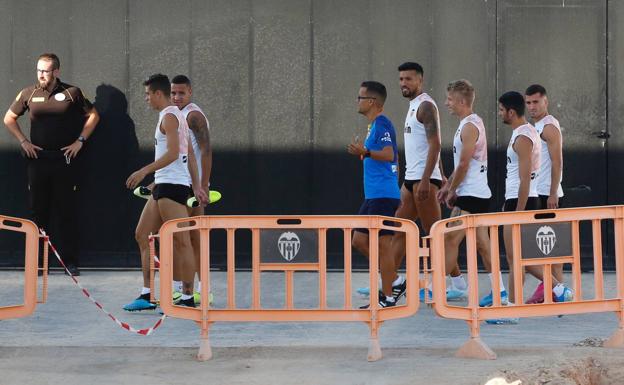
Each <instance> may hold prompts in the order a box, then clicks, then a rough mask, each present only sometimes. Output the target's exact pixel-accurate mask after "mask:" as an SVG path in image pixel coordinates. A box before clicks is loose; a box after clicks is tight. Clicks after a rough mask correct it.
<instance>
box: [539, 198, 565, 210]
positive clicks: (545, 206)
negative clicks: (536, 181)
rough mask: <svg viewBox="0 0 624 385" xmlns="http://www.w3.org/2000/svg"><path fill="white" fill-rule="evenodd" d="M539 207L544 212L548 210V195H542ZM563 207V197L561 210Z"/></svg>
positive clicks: (560, 203) (560, 204)
mask: <svg viewBox="0 0 624 385" xmlns="http://www.w3.org/2000/svg"><path fill="white" fill-rule="evenodd" d="M538 198H539V205H540V209H542V210H547V209H548V195H540V196H539V197H538ZM562 207H564V206H563V197H560V198H559V208H562Z"/></svg>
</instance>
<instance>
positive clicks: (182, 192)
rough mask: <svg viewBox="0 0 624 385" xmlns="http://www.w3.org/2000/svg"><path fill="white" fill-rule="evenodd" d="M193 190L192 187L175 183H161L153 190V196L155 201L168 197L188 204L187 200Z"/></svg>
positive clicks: (182, 203)
mask: <svg viewBox="0 0 624 385" xmlns="http://www.w3.org/2000/svg"><path fill="white" fill-rule="evenodd" d="M192 194H193V190H191V187H189V186H186V185H181V184H173V183H159V184H157V185H155V186H154V189H153V190H152V198H154V200H155V201H157V200H159V199H162V198H168V199H171V200H172V201H174V202H177V203H179V204H181V205H183V206H186V200H187V199H189V198H190V197H191V195H192Z"/></svg>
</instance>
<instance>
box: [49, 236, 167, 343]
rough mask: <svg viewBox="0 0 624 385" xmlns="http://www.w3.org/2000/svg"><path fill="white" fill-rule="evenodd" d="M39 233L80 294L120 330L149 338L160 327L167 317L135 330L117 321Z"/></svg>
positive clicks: (50, 243)
mask: <svg viewBox="0 0 624 385" xmlns="http://www.w3.org/2000/svg"><path fill="white" fill-rule="evenodd" d="M39 231H40V232H41V234H42V235H43V236H44V238H45V241H46V242H48V245H50V249H52V251H53V252H54V255H56V259H58V261H59V262H60V263H61V266H63V269H65V272H66V273H67V274H68V275H69V276H70V278H71V279H72V281H74V283H75V284H76V285H77V286H78V287H79V288H80V290H81V291H82V294H84V295H85V296H86V297H87V298H89V300H90V301H91V302H93V303H94V304H95V306H97V307H98V309H100V310H101V311H103V312H104V314H106V315H107V316H108V317H109V318H110V319H112V320H113V321H114V322H115V323H116V324H117V325H119V326H120V327H121V328H122V329H125V330H127V331H129V332H131V333H136V334H140V335H142V336H149V335H150V334H152V332H153V331H154V330H156V329H157V328H158V327H159V326H160V325H162V322H163V321H164V320H165V318H166V317H167V316H166V315H165V314H163V316H162V317H160V319H159V320H158V321H157V322H156V323H155V324H154V326H152V327H150V328H147V329H135V328H133V327H132V326H130V325H129V324H127V323H125V322H122V321H120V320H118V319H117V317H115V316H114V315H113V314H111V313H110V312H109V311H108V310H106V309H104V306H102V305H101V304H100V303H99V302H98V301H96V300H95V299H94V298H93V297H92V296H91V294H90V293H89V291H88V290H87V289H85V288H84V287H82V285H81V284H80V283H79V282H78V280H77V279H76V277H74V275H73V274H72V273H71V272H70V271H69V270H68V269H67V266H65V263H64V262H63V259H61V256H60V255H59V253H58V251H56V248H55V247H54V245H52V242H50V237H48V236H47V235H46V233H45V231H43V230H42V229H39Z"/></svg>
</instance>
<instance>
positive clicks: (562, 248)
mask: <svg viewBox="0 0 624 385" xmlns="http://www.w3.org/2000/svg"><path fill="white" fill-rule="evenodd" d="M608 220H613V223H614V241H615V261H616V280H617V292H616V293H615V296H614V297H613V298H605V293H604V282H603V270H602V257H603V256H602V243H603V234H602V229H601V226H602V225H603V224H604V223H605V221H608ZM623 221H624V206H605V207H585V208H573V209H559V210H542V211H523V212H505V213H495V214H482V215H466V216H460V217H454V218H449V219H446V220H442V221H439V222H436V223H435V224H434V225H433V227H432V228H431V262H432V270H433V302H434V305H433V306H434V308H435V311H436V312H437V314H438V315H440V316H442V317H444V318H452V319H462V320H465V321H466V322H468V324H469V325H470V340H469V341H468V342H466V343H465V344H464V345H463V346H462V347H461V348H460V350H459V351H458V352H457V356H458V357H468V358H482V359H495V358H496V354H495V353H494V352H493V351H492V350H491V349H490V348H489V347H488V346H487V345H485V343H484V342H483V341H481V339H480V335H479V324H480V322H481V321H483V320H487V319H495V318H520V317H537V316H552V315H563V314H580V313H596V312H615V313H617V315H618V319H619V326H618V329H617V330H616V331H615V333H614V334H613V335H612V336H611V338H609V339H608V340H607V341H606V342H605V346H607V347H623V346H624V222H623ZM581 222H588V224H589V223H590V224H591V235H592V238H593V257H594V285H595V290H594V296H593V298H591V299H584V297H583V288H582V284H581V261H580V257H581V255H580V254H581V251H580V223H581ZM504 225H510V226H511V227H512V239H513V251H514V255H515V256H516V257H515V258H514V271H516V272H520V271H522V270H523V268H524V267H525V266H531V265H533V266H543V268H544V293H546V294H547V295H545V296H544V297H545V299H544V303H543V304H524V303H516V304H515V305H513V306H501V298H500V294H499V292H500V287H499V282H498V280H497V279H493V282H492V288H491V289H492V292H493V293H494V298H493V299H494V300H493V305H492V306H491V307H479V286H478V271H477V246H476V229H477V228H478V227H487V228H489V233H490V249H491V255H492V275H493V276H494V277H497V276H498V274H500V260H499V258H500V256H499V232H498V230H499V227H500V226H504ZM462 229H463V230H465V231H466V249H467V262H468V274H467V275H468V289H469V296H468V305H467V306H449V305H448V304H447V301H446V282H445V277H446V274H447V273H446V271H445V263H444V261H445V249H444V247H445V246H444V237H445V234H447V233H450V232H452V231H457V230H462ZM557 239H560V240H561V241H560V242H558V241H557ZM566 240H567V241H566ZM568 241H569V242H568ZM557 243H559V246H557ZM535 245H537V247H538V248H539V250H538V251H537V252H536V251H535V250H533V249H535V248H536V246H535ZM554 247H559V249H558V251H557V253H555V251H554ZM523 248H524V250H523ZM540 253H541V254H540ZM555 254H557V255H555ZM561 263H568V264H571V265H572V279H571V280H572V288H573V290H574V298H573V300H572V301H571V302H561V303H553V301H552V298H551V296H550V295H548V294H549V293H550V292H551V290H552V283H553V281H552V276H551V269H552V265H554V264H561ZM522 286H523V281H522V274H515V276H514V289H515V293H516V294H515V295H516V302H519V301H518V299H522V298H524V296H523V290H522V289H523V287H522ZM488 289H489V288H488ZM481 294H484V293H481ZM522 302H524V301H522Z"/></svg>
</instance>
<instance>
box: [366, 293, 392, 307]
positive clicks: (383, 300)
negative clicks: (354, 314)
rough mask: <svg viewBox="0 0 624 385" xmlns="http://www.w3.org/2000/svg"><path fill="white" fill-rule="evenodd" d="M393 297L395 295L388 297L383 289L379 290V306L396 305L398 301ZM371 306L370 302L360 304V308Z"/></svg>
mask: <svg viewBox="0 0 624 385" xmlns="http://www.w3.org/2000/svg"><path fill="white" fill-rule="evenodd" d="M393 299H394V297H386V295H385V294H384V293H383V291H381V290H380V291H379V307H380V308H385V307H393V306H396V301H393ZM369 307H370V304H369V305H364V306H360V309H368V308H369Z"/></svg>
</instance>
